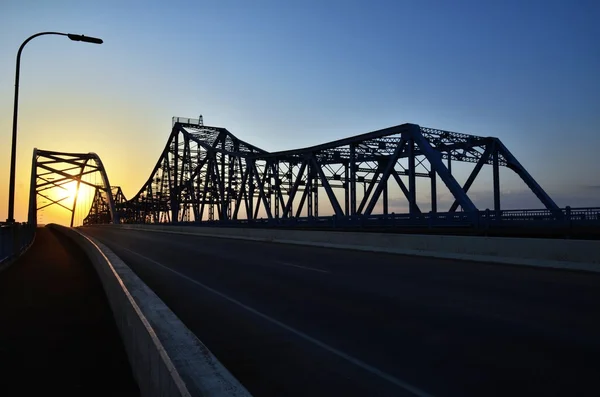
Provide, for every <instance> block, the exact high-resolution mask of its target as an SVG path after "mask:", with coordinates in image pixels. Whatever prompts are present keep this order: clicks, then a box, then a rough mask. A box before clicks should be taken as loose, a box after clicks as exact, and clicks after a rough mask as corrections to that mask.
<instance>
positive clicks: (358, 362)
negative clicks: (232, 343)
mask: <svg viewBox="0 0 600 397" xmlns="http://www.w3.org/2000/svg"><path fill="white" fill-rule="evenodd" d="M114 245H117V246H118V247H120V248H121V249H123V250H125V251H128V252H131V253H132V254H134V255H137V256H139V257H140V258H143V259H145V260H146V261H148V262H151V263H153V264H155V265H157V266H160V267H162V268H163V269H165V270H168V271H170V272H172V273H174V274H176V275H178V276H179V277H181V278H184V279H186V280H188V281H190V282H192V283H194V284H196V285H197V286H199V287H202V288H204V289H205V290H207V291H209V292H212V293H213V294H215V295H217V296H219V297H221V298H223V299H225V300H227V301H229V302H231V303H234V304H235V305H237V306H239V307H241V308H242V309H245V310H247V311H249V312H250V313H252V314H254V315H256V316H258V317H260V318H262V319H264V320H267V321H268V322H270V323H272V324H275V325H277V326H279V327H281V328H283V329H285V330H286V331H289V332H291V333H293V334H294V335H296V336H298V337H300V338H302V339H304V340H306V341H308V342H311V343H312V344H314V345H316V346H319V347H320V348H322V349H324V350H327V351H328V352H330V353H332V354H334V355H336V356H338V357H340V358H343V359H344V360H346V361H348V362H350V363H352V364H354V365H356V366H357V367H360V368H362V369H364V370H365V371H367V372H370V373H371V374H373V375H376V376H378V377H380V378H382V379H384V380H386V381H388V382H390V383H392V384H394V385H396V386H399V387H401V388H403V389H404V390H406V391H409V392H411V393H412V394H414V395H415V396H418V397H433V396H432V395H431V394H428V393H426V392H424V391H422V390H421V389H419V388H417V387H415V386H412V385H411V384H409V383H407V382H405V381H403V380H401V379H398V378H396V377H395V376H393V375H390V374H388V373H386V372H384V371H382V370H380V369H378V368H376V367H374V366H372V365H369V364H367V363H365V362H364V361H361V360H359V359H358V358H355V357H353V356H351V355H349V354H346V353H344V352H342V351H340V350H338V349H336V348H335V347H332V346H329V345H328V344H326V343H325V342H321V341H320V340H318V339H315V338H313V337H312V336H309V335H307V334H305V333H304V332H302V331H299V330H297V329H295V328H293V327H291V326H289V325H287V324H284V323H282V322H281V321H279V320H276V319H274V318H273V317H270V316H268V315H266V314H264V313H262V312H260V311H258V310H256V309H254V308H252V307H250V306H248V305H245V304H244V303H242V302H240V301H238V300H237V299H234V298H232V297H230V296H229V295H225V294H224V293H222V292H219V291H217V290H216V289H214V288H211V287H209V286H208V285H205V284H203V283H201V282H200V281H198V280H195V279H193V278H191V277H189V276H186V275H185V274H183V273H180V272H178V271H177V270H174V269H171V268H170V267H168V266H166V265H163V264H162V263H160V262H157V261H155V260H154V259H151V258H148V257H147V256H144V255H142V254H139V253H137V252H135V251H132V250H130V249H128V248H125V247H123V246H120V245H118V244H114Z"/></svg>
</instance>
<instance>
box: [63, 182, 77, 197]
mask: <svg viewBox="0 0 600 397" xmlns="http://www.w3.org/2000/svg"><path fill="white" fill-rule="evenodd" d="M64 188H65V189H66V190H64V191H63V193H64V194H65V196H67V197H68V198H69V199H70V200H73V199H75V196H76V195H77V182H69V183H67V184H65V185H64Z"/></svg>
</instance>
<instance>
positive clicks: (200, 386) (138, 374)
mask: <svg viewBox="0 0 600 397" xmlns="http://www.w3.org/2000/svg"><path fill="white" fill-rule="evenodd" d="M51 227H52V228H53V229H55V230H57V231H59V232H61V233H63V234H65V235H66V236H67V237H69V238H71V239H72V240H73V241H75V242H76V243H77V244H78V245H79V246H80V247H81V248H82V249H83V250H84V252H85V253H86V255H88V257H89V258H90V260H91V262H92V264H93V266H94V268H95V270H96V272H97V273H98V276H99V278H100V281H101V282H102V286H103V288H104V291H105V293H106V296H107V298H108V301H109V304H110V307H111V310H112V312H113V316H114V318H115V321H116V324H117V327H118V329H119V333H120V335H121V339H122V341H123V344H124V345H125V350H126V352H127V356H128V358H129V362H130V365H131V367H132V371H133V374H134V376H135V378H136V380H137V382H138V386H139V388H140V392H141V395H142V396H150V395H160V396H181V397H193V396H203V397H234V396H235V397H251V395H250V393H249V392H248V391H247V390H246V389H245V388H244V386H243V385H242V384H241V383H240V382H239V381H238V380H237V379H236V378H235V377H234V376H233V375H232V374H231V373H230V372H229V371H228V370H227V369H226V368H225V367H224V366H223V365H222V364H221V363H220V362H219V361H218V359H217V358H216V357H215V356H214V355H213V354H212V353H211V352H210V350H209V349H208V348H207V347H206V346H205V345H204V344H203V343H202V342H201V341H200V340H199V339H198V338H197V337H196V335H195V334H194V333H193V332H192V331H191V330H189V328H187V327H186V326H185V324H183V322H182V321H181V320H180V319H179V318H178V317H177V316H176V315H175V313H173V312H172V311H171V310H170V309H169V308H168V306H167V305H166V304H165V303H164V302H163V301H162V300H161V299H160V298H159V297H158V296H157V295H156V294H155V293H154V292H153V291H152V290H151V289H150V288H149V287H148V286H147V285H146V284H145V283H144V282H143V281H142V280H141V279H140V278H139V277H138V276H137V275H136V274H135V272H133V270H131V268H129V266H127V265H126V264H125V263H124V262H123V261H122V260H121V259H120V258H119V257H118V256H117V255H116V254H115V253H114V252H112V250H110V249H109V248H108V247H106V246H104V245H103V244H102V243H100V242H99V241H97V240H96V239H94V238H92V237H89V236H87V235H85V234H84V233H82V232H81V231H79V230H76V229H71V228H67V227H64V226H59V225H55V224H52V225H51Z"/></svg>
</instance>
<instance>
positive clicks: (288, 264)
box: [277, 262, 331, 273]
mask: <svg viewBox="0 0 600 397" xmlns="http://www.w3.org/2000/svg"><path fill="white" fill-rule="evenodd" d="M277 263H278V264H280V265H283V266H290V267H297V268H299V269H304V270H312V271H313V272H321V273H331V271H329V270H324V269H317V268H314V267H308V266H300V265H294V264H293V263H287V262H277Z"/></svg>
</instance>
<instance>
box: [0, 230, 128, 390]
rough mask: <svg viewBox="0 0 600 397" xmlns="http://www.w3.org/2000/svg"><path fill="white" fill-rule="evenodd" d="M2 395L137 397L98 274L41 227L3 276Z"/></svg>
mask: <svg viewBox="0 0 600 397" xmlns="http://www.w3.org/2000/svg"><path fill="white" fill-rule="evenodd" d="M0 314H1V316H0V318H1V320H0V374H1V375H0V390H2V395H3V396H12V395H32V394H34V393H35V392H37V391H40V390H43V392H44V394H45V395H46V394H47V395H53V394H60V395H87V396H91V395H114V396H134V395H139V391H138V388H137V385H136V383H135V381H134V379H133V376H132V373H131V370H130V368H129V364H128V362H127V356H126V354H125V350H124V348H123V345H122V342H121V340H120V337H119V334H118V331H117V327H116V324H115V323H114V320H113V317H112V313H111V311H110V307H109V306H108V301H107V300H106V296H105V295H104V291H103V289H102V285H101V284H100V280H99V279H98V277H97V275H96V273H95V270H94V268H93V267H92V265H91V263H90V262H89V260H88V259H87V257H86V256H85V254H84V253H83V251H82V250H81V249H80V248H79V247H78V246H76V245H75V244H74V243H73V242H71V241H70V240H69V239H68V238H66V237H64V236H62V235H60V234H58V233H56V232H54V231H52V230H51V229H48V228H38V231H37V235H36V240H35V242H34V244H33V246H32V247H31V248H30V249H29V251H28V252H26V253H25V254H24V255H23V256H22V257H21V258H19V259H18V260H17V262H15V263H14V264H13V265H12V266H11V267H9V268H8V269H6V270H5V271H3V272H2V273H0Z"/></svg>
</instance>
